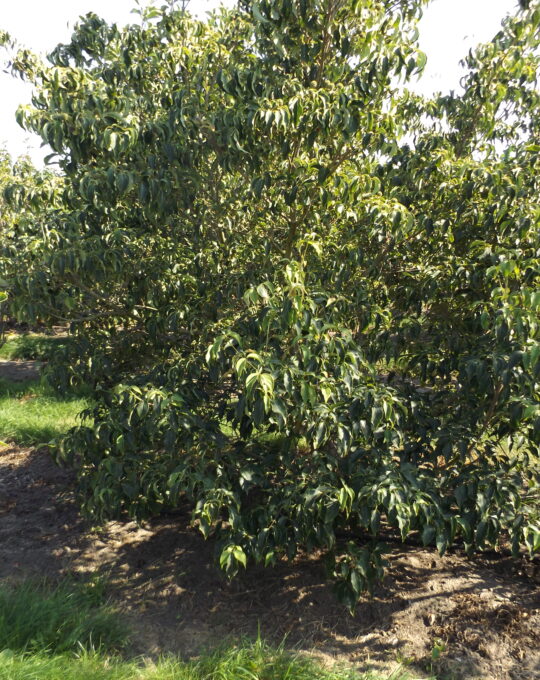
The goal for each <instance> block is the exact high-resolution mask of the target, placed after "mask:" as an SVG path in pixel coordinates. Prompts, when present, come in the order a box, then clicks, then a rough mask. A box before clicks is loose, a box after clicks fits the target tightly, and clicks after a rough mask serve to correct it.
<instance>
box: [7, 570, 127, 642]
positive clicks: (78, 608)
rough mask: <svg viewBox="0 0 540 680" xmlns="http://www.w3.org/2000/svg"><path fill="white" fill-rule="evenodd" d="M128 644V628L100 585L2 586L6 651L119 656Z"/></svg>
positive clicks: (93, 582) (93, 583)
mask: <svg viewBox="0 0 540 680" xmlns="http://www.w3.org/2000/svg"><path fill="white" fill-rule="evenodd" d="M126 641H127V628H126V627H125V626H124V625H122V623H121V620H120V618H119V617H118V615H117V614H116V612H115V611H114V610H112V609H111V607H110V606H109V605H108V604H107V602H106V601H105V597H104V585H103V582H102V581H100V580H96V581H92V582H89V583H86V584H77V583H74V582H71V581H69V580H66V581H64V582H63V583H61V584H60V585H50V584H47V583H45V582H36V581H27V582H23V583H21V584H19V585H15V586H10V585H2V586H0V650H5V649H9V650H10V651H12V652H28V651H33V652H43V651H47V652H54V653H59V654H62V653H65V652H80V651H81V650H82V649H84V650H93V649H101V650H107V651H114V650H118V649H121V648H122V647H123V646H125V644H126Z"/></svg>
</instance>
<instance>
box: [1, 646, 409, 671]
mask: <svg viewBox="0 0 540 680" xmlns="http://www.w3.org/2000/svg"><path fill="white" fill-rule="evenodd" d="M406 677H411V676H405V675H403V674H402V673H401V674H393V675H391V676H388V675H387V676H384V680H401V679H403V680H405V678H406ZM0 680H383V676H380V675H379V676H375V675H371V674H365V673H359V672H354V671H352V670H326V669H323V668H322V667H321V666H319V665H317V664H316V663H314V662H312V661H310V660H308V659H305V658H301V657H297V656H293V655H291V654H288V653H286V652H285V651H283V650H278V651H276V650H273V649H271V648H269V647H267V646H266V645H264V644H263V643H260V642H259V643H255V644H249V643H245V644H241V645H239V646H237V647H229V648H227V649H225V648H224V649H223V650H222V651H219V652H216V653H214V654H211V655H205V656H202V657H201V658H200V659H198V660H196V661H181V660H179V659H177V658H171V657H169V658H164V659H161V660H160V661H158V662H157V663H155V664H150V663H143V662H141V661H137V660H136V661H123V660H121V659H120V658H118V657H109V658H107V657H104V656H102V655H100V654H96V653H86V652H83V653H82V654H81V655H79V656H78V657H74V656H68V655H57V656H50V655H46V654H34V655H26V656H25V655H21V654H13V653H11V652H8V653H6V652H4V653H3V654H2V653H0Z"/></svg>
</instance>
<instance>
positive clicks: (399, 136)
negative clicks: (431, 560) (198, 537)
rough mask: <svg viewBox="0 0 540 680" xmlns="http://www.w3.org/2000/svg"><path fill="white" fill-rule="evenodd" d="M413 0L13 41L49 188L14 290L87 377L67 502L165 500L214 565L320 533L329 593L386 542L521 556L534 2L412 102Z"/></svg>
mask: <svg viewBox="0 0 540 680" xmlns="http://www.w3.org/2000/svg"><path fill="white" fill-rule="evenodd" d="M423 4H424V2H422V1H421V0H374V1H370V2H368V1H367V0H260V1H254V0H253V1H248V0H246V1H245V2H242V3H241V4H240V6H239V7H238V8H237V9H235V10H232V11H225V10H221V11H220V12H219V13H217V14H214V15H213V17H212V18H211V19H210V20H209V21H208V23H202V22H199V21H196V20H194V19H193V18H191V17H190V16H189V14H188V13H187V12H185V11H183V10H179V9H175V8H174V7H172V8H171V7H169V8H166V9H161V10H158V9H156V8H149V9H147V10H144V11H142V23H141V25H134V26H129V27H127V28H125V29H122V30H120V29H119V28H118V27H117V26H115V25H113V26H110V25H107V24H106V23H105V22H104V21H102V20H101V19H99V18H98V17H96V16H95V15H88V16H87V17H86V18H85V19H84V20H83V21H82V22H81V23H80V24H79V25H78V27H77V28H76V30H75V33H74V34H73V36H72V39H71V42H70V43H69V44H67V45H59V46H58V47H57V48H56V49H55V50H54V51H53V53H52V54H51V55H50V57H49V61H50V64H48V65H46V64H42V63H40V62H39V60H37V59H36V58H35V57H33V56H32V55H31V54H29V53H19V55H18V56H16V57H15V59H14V64H13V66H14V68H15V70H17V71H19V72H21V73H23V74H25V76H26V77H27V78H29V79H30V80H32V82H34V84H35V85H36V88H37V89H36V94H35V96H34V102H33V106H32V107H29V108H26V109H22V110H21V111H20V114H19V115H20V122H21V123H22V124H24V125H25V126H26V127H27V128H28V129H32V130H35V131H36V132H38V133H39V134H40V135H41V136H42V138H43V140H44V141H45V142H47V143H48V144H50V146H51V147H52V149H53V152H54V157H55V159H56V161H57V162H58V163H59V166H60V168H61V170H62V172H63V173H64V174H65V188H64V189H63V190H62V195H61V197H62V202H61V209H59V212H58V213H57V216H56V219H57V223H55V225H54V228H51V229H44V230H43V234H42V237H41V238H40V239H39V240H38V243H35V244H34V245H33V246H32V247H33V248H34V251H33V252H34V254H33V256H32V259H31V260H30V261H28V259H27V260H25V269H24V270H19V271H18V272H14V273H13V274H12V277H11V286H12V289H13V295H12V308H13V309H14V310H15V311H16V312H17V313H18V314H19V315H21V316H22V317H24V318H27V319H31V318H33V317H34V316H36V315H37V316H40V317H42V318H48V319H50V320H51V321H56V320H60V321H65V320H68V321H69V322H70V324H71V331H72V333H73V335H74V336H75V339H76V344H75V345H74V346H75V347H76V350H75V351H74V352H73V354H72V356H71V357H68V358H67V360H66V361H65V362H64V364H62V365H60V366H58V368H57V372H56V375H55V378H54V379H55V381H56V383H57V384H58V385H61V384H62V382H66V381H77V380H79V381H84V382H87V383H89V384H91V385H93V387H94V394H95V399H96V407H95V408H94V409H93V410H92V412H91V413H90V414H88V415H91V417H92V421H91V423H87V424H86V425H85V426H83V427H79V428H77V429H75V430H73V431H72V432H71V433H70V434H69V435H68V436H67V437H66V439H65V440H64V441H63V442H62V444H61V446H60V449H59V456H60V458H61V459H63V460H64V461H67V462H69V463H70V464H72V465H74V466H75V467H76V468H77V470H78V474H79V481H80V488H81V493H82V499H83V500H82V502H83V507H84V509H85V510H86V511H88V512H91V513H93V514H94V515H96V516H98V517H108V516H114V515H118V514H120V513H122V512H128V513H129V514H130V515H132V516H134V517H137V518H141V517H144V516H148V515H151V514H154V513H157V512H159V511H160V510H162V509H165V508H170V507H174V506H175V505H176V504H177V503H178V502H179V499H180V498H181V497H187V498H189V499H190V500H191V501H192V502H193V507H194V510H193V521H194V523H195V524H197V525H198V527H199V528H200V530H201V531H202V532H203V534H204V535H205V536H209V535H212V536H215V537H216V539H217V540H216V545H217V546H218V552H219V555H220V562H221V565H222V566H223V568H224V569H225V570H226V571H227V572H228V573H229V574H231V575H232V574H234V573H235V572H236V571H237V570H238V569H239V568H240V567H242V566H246V564H247V562H248V560H250V561H258V562H263V563H265V564H273V563H275V562H276V561H277V560H278V559H280V558H281V557H282V556H283V555H285V556H287V557H289V558H291V557H294V555H296V553H297V551H298V550H300V549H301V550H307V551H314V550H324V551H326V553H327V554H328V556H329V566H330V570H331V572H332V573H333V576H334V579H335V582H336V589H337V592H338V595H339V596H340V597H341V599H342V600H343V601H344V602H346V603H347V604H348V605H349V606H350V607H353V606H354V604H355V602H356V600H357V598H358V596H359V594H360V593H361V592H362V591H363V590H364V589H365V588H366V587H369V586H370V584H371V582H372V581H373V579H374V578H375V577H376V576H380V574H381V573H382V566H383V560H382V557H381V547H380V541H381V538H384V536H388V535H389V532H390V535H391V534H392V532H397V535H399V536H400V537H401V538H402V539H403V540H405V539H406V538H407V537H408V536H410V535H411V534H419V536H420V537H421V540H422V541H423V542H424V544H426V545H430V544H436V546H437V548H438V550H439V551H440V552H441V553H444V552H445V551H446V549H447V548H448V547H449V546H450V545H452V544H453V543H454V542H455V541H460V542H462V543H463V544H464V546H465V548H466V549H467V551H469V552H470V551H472V550H474V549H475V548H478V549H482V548H483V547H484V546H486V545H498V544H499V543H500V542H501V541H504V540H506V537H508V539H509V541H510V543H511V546H512V549H513V551H514V552H516V553H517V552H519V550H520V549H521V548H522V547H523V546H525V547H526V548H527V549H528V550H529V552H531V553H532V552H534V551H537V550H538V549H539V548H540V528H539V518H538V514H539V510H538V508H539V506H538V481H539V471H538V465H537V461H538V445H539V443H540V404H539V389H538V385H539V379H540V362H539V361H538V359H539V356H540V343H539V336H538V307H539V305H540V291H539V289H538V288H539V286H538V283H539V267H538V250H537V248H538V246H537V243H538V203H537V196H538V195H539V186H538V163H539V160H538V159H539V151H540V139H539V129H538V124H539V123H538V121H539V120H540V118H539V116H538V112H539V95H538V90H537V87H536V85H537V76H538V44H539V37H540V34H539V26H540V9H539V7H538V4H537V3H533V4H531V7H529V8H528V9H526V10H523V11H520V12H519V13H518V14H517V15H516V16H515V17H510V18H508V19H507V20H506V21H505V23H504V26H503V28H502V29H501V31H500V33H499V34H498V35H497V36H496V37H495V38H494V40H493V41H492V42H491V43H488V44H486V45H482V46H480V47H479V48H478V49H477V50H476V51H474V52H472V53H471V54H470V55H469V57H468V58H467V66H468V68H469V74H468V76H467V77H466V78H465V82H464V91H463V93H462V94H455V93H452V94H450V95H449V96H442V95H438V96H436V97H434V98H432V99H423V98H421V97H418V96H415V95H413V94H412V93H410V92H409V91H408V90H407V89H406V84H407V82H408V81H410V79H411V78H412V77H415V75H416V74H419V73H421V71H422V69H423V66H424V63H425V56H424V55H423V54H422V53H421V52H419V51H418V48H417V43H416V40H417V30H416V23H417V20H418V18H419V17H420V15H421V10H422V6H423ZM533 5H534V6H533Z"/></svg>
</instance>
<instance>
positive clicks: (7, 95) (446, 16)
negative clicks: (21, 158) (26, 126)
mask: <svg viewBox="0 0 540 680" xmlns="http://www.w3.org/2000/svg"><path fill="white" fill-rule="evenodd" d="M229 2H230V0H229ZM219 4H220V0H191V2H190V5H189V8H190V11H192V12H194V13H196V14H199V15H204V12H205V11H208V10H210V9H212V8H214V7H216V6H217V5H219ZM516 5H517V0H432V4H431V5H430V6H429V7H428V8H427V9H426V11H425V14H424V17H423V19H422V21H421V24H420V47H421V49H422V50H423V51H424V52H426V54H427V55H428V63H427V66H426V70H425V72H424V76H423V78H422V82H421V83H418V85H417V86H416V88H415V89H417V90H418V91H419V92H422V93H425V94H429V93H430V92H433V91H435V90H442V91H445V90H450V89H457V88H458V84H459V77H460V69H459V65H458V62H459V60H460V59H461V58H462V57H464V56H465V55H466V54H467V52H468V50H469V49H470V47H472V46H474V45H475V44H477V43H478V42H483V41H486V40H489V39H490V38H491V37H492V36H493V35H494V34H495V33H496V32H497V30H498V28H499V26H500V22H501V19H502V18H503V17H504V16H505V15H506V14H508V13H509V12H513V11H514V9H515V7H516ZM134 6H135V1H134V0H16V1H14V0H0V29H3V30H6V31H8V32H9V33H10V34H11V36H12V37H13V38H15V39H16V40H17V42H18V43H20V44H23V45H25V46H26V47H29V48H31V49H32V50H34V51H36V52H42V53H45V52H48V51H50V50H52V49H53V48H54V47H55V46H56V45H57V44H58V43H59V42H66V41H67V40H68V39H69V36H70V34H71V31H72V29H73V25H74V23H75V22H76V20H77V18H78V17H79V16H81V15H82V14H86V13H87V12H90V11H92V12H95V13H96V14H98V15H99V16H101V17H103V18H105V19H107V20H109V21H111V22H112V21H114V22H117V23H119V24H125V23H128V22H130V21H134V19H136V17H134V15H132V14H131V13H130V11H131V9H132V8H133V7H134ZM30 92H31V90H30V88H29V86H28V85H27V84H25V83H22V82H21V81H18V80H15V79H13V78H12V77H11V76H9V75H7V74H5V73H2V72H1V71H0V146H1V145H3V144H5V145H6V146H7V149H8V150H9V152H10V153H11V155H12V156H14V157H16V156H18V155H20V154H22V153H25V152H29V153H30V155H31V157H32V158H33V160H34V162H36V163H41V159H42V158H43V157H44V156H45V155H46V154H47V153H48V151H47V150H46V149H40V141H41V140H40V139H39V138H37V137H36V136H32V137H30V136H29V135H28V133H26V132H24V131H23V130H21V128H20V127H19V126H18V125H17V123H16V122H15V111H16V109H17V106H18V105H19V104H21V103H27V102H29V100H30Z"/></svg>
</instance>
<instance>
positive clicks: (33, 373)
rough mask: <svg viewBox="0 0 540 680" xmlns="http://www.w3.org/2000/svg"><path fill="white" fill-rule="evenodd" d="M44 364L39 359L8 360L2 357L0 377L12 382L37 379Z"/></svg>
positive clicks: (0, 360)
mask: <svg viewBox="0 0 540 680" xmlns="http://www.w3.org/2000/svg"><path fill="white" fill-rule="evenodd" d="M42 366H43V363H42V362H39V361H7V360H6V359H0V378H3V379H4V380H11V381H12V382H26V381H27V380H37V379H38V378H39V375H40V370H41V368H42Z"/></svg>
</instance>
